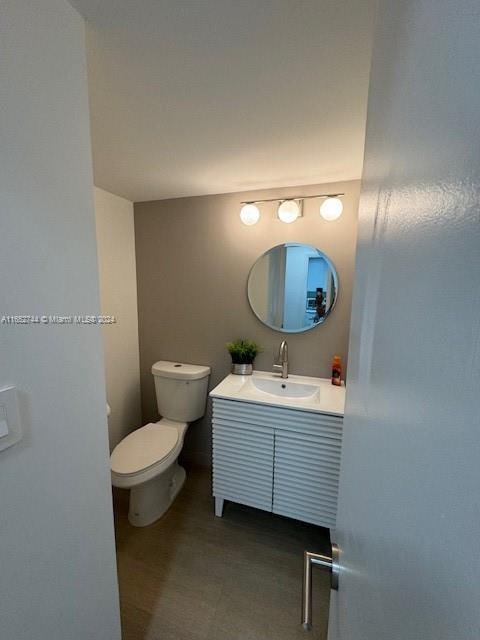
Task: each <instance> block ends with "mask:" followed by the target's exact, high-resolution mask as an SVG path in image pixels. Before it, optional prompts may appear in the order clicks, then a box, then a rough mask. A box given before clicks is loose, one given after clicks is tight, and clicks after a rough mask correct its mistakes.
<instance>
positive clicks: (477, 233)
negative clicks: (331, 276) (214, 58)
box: [329, 0, 480, 640]
mask: <svg viewBox="0 0 480 640" xmlns="http://www.w3.org/2000/svg"><path fill="white" fill-rule="evenodd" d="M479 59H480V8H479V6H478V2H473V1H469V0H455V1H453V0H429V1H428V0H424V1H421V0H403V2H399V1H394V0H385V1H383V2H381V3H380V11H379V17H378V21H377V32H376V38H375V46H374V54H373V67H372V77H371V87H370V96H369V109H368V127H367V138H366V156H365V168H364V179H363V196H362V200H361V211H360V226H359V245H358V258H357V279H356V288H355V296H354V304H353V316H352V331H351V344H350V356H349V380H348V387H347V406H346V415H345V421H344V437H343V448H342V466H341V474H340V490H339V503H338V514H337V530H336V532H335V534H334V536H332V537H333V539H334V540H335V541H336V542H338V544H339V546H340V548H341V552H342V555H341V567H342V568H341V574H340V588H339V591H338V593H335V594H333V596H332V602H331V615H330V630H329V636H330V639H331V640H333V639H334V638H339V639H340V640H383V639H385V640H387V639H388V640H467V639H468V640H470V639H474V638H475V639H477V638H479V637H480V606H479V602H480V580H479V576H480V405H479V398H480V325H479V323H480V188H479V184H480V74H479V64H478V61H479Z"/></svg>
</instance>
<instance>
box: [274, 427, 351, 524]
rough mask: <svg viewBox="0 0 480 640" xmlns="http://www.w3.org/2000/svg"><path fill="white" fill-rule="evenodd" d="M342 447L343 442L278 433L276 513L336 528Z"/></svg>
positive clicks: (275, 467) (277, 431) (275, 488)
mask: <svg viewBox="0 0 480 640" xmlns="http://www.w3.org/2000/svg"><path fill="white" fill-rule="evenodd" d="M340 447H341V441H340V440H339V439H335V438H326V437H324V436H321V435H312V434H302V433H298V432H294V431H282V430H280V429H278V430H276V433H275V464H274V488H273V511H274V513H278V514H279V515H283V516H288V517H290V518H295V519H297V520H303V521H304V522H310V523H312V524H317V525H320V526H322V527H328V528H332V527H334V526H335V518H336V513H337V494H338V478H339V473H340V454H341V448H340Z"/></svg>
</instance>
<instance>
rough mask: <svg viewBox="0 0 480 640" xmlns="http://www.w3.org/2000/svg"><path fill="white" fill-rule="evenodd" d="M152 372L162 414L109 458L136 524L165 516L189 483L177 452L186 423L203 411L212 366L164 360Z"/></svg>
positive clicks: (114, 477)
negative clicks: (127, 491) (181, 490)
mask: <svg viewBox="0 0 480 640" xmlns="http://www.w3.org/2000/svg"><path fill="white" fill-rule="evenodd" d="M152 373H153V376H154V380H155V392H156V397H157V405H158V410H159V413H160V414H161V415H162V416H163V418H162V419H161V420H159V421H158V422H150V423H148V424H146V425H144V426H143V427H141V428H139V429H136V430H135V431H133V432H132V433H130V434H129V435H128V436H126V438H124V439H123V440H122V441H121V442H120V443H119V444H118V445H117V446H116V447H115V449H114V450H113V452H112V455H111V457H110V464H111V477H112V484H113V486H114V487H119V488H122V489H130V505H129V512H128V519H129V521H130V523H131V524H132V525H134V526H136V527H145V526H147V525H149V524H152V523H153V522H155V521H156V520H158V519H159V518H161V517H162V515H163V514H164V513H165V511H167V509H168V508H169V507H170V505H171V504H172V502H173V501H174V500H175V498H176V496H177V495H178V492H179V491H180V489H181V488H182V486H183V484H184V482H185V477H186V473H185V469H184V468H183V467H181V466H180V465H179V464H178V456H179V455H180V452H181V450H182V447H183V442H184V438H185V433H186V431H187V428H188V423H189V422H192V421H193V420H197V419H198V418H201V417H202V416H203V415H204V413H205V406H206V401H207V386H208V378H209V375H210V369H209V367H205V366H202V365H191V364H182V363H178V362H167V361H160V362H156V363H155V364H154V365H153V366H152Z"/></svg>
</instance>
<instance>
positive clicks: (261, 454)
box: [212, 403, 274, 511]
mask: <svg viewBox="0 0 480 640" xmlns="http://www.w3.org/2000/svg"><path fill="white" fill-rule="evenodd" d="M212 427H213V430H212V440H213V495H214V496H215V497H217V498H224V499H225V500H232V501H233V502H239V503H241V504H246V505H248V506H250V507H257V508H258V509H263V510H264V511H271V510H272V492H273V443H274V437H273V429H272V428H270V427H262V426H259V425H255V424H249V423H248V422H239V421H236V420H233V419H231V418H225V417H219V415H218V414H216V412H215V403H214V411H213V420H212Z"/></svg>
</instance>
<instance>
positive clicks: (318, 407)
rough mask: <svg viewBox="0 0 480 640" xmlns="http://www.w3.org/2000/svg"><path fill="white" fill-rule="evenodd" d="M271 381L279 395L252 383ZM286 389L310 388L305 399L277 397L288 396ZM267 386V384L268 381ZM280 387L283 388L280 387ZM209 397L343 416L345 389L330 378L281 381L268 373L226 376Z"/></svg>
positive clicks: (291, 376) (302, 377) (276, 375)
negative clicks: (334, 383)
mask: <svg viewBox="0 0 480 640" xmlns="http://www.w3.org/2000/svg"><path fill="white" fill-rule="evenodd" d="M256 381H259V383H260V384H264V381H271V382H272V383H273V386H274V387H276V388H277V389H278V393H279V395H276V394H274V393H268V392H267V391H263V390H260V389H258V388H257V387H256V386H255V382H256ZM289 383H290V385H291V386H290V388H294V389H299V388H300V387H297V386H296V385H302V387H301V388H302V389H304V388H305V387H303V385H308V387H309V388H311V395H309V396H308V397H303V398H302V397H300V398H299V397H291V396H289V395H280V394H282V393H283V392H284V393H285V394H288V393H289ZM267 384H270V382H268V383H267ZM282 385H284V387H285V388H282ZM209 395H210V397H212V398H225V399H227V400H237V401H239V402H253V403H256V404H265V405H269V406H273V407H288V408H289V409H298V410H300V411H315V412H317V413H328V414H331V415H337V416H343V414H344V411H345V387H344V386H343V385H342V386H341V387H335V386H334V385H332V383H331V380H330V378H312V377H308V376H293V375H289V376H288V378H285V379H283V378H281V377H280V376H279V375H278V374H275V373H270V372H268V371H254V372H253V374H252V375H251V376H238V375H234V374H232V373H231V374H230V375H228V376H227V377H226V378H224V379H223V380H222V382H220V384H218V385H217V386H216V387H215V389H213V390H212V391H210V394H209Z"/></svg>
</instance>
